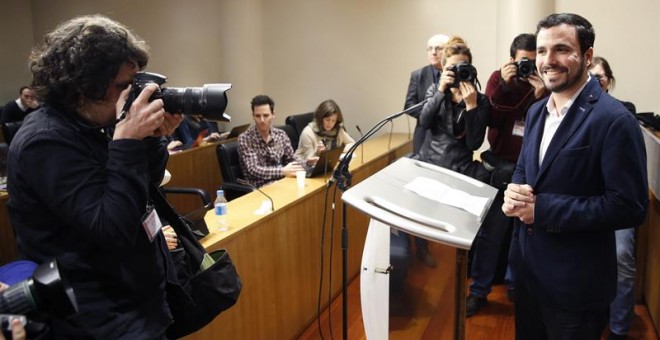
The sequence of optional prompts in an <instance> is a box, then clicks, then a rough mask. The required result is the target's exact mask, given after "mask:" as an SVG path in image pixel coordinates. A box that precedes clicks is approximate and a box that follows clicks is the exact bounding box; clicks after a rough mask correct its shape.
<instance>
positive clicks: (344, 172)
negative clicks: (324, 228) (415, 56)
mask: <svg viewBox="0 0 660 340" xmlns="http://www.w3.org/2000/svg"><path fill="white" fill-rule="evenodd" d="M427 100H428V99H424V100H423V101H421V102H419V103H417V104H415V105H413V106H411V107H409V108H407V109H405V110H403V111H401V112H397V113H394V114H391V115H389V116H387V117H385V119H383V120H381V121H380V122H378V123H376V125H374V127H372V128H371V129H370V130H369V131H367V133H365V134H364V135H362V137H360V139H358V140H357V142H355V144H353V146H351V148H350V149H348V151H347V152H346V155H345V156H344V158H342V159H341V160H340V161H339V164H338V165H337V168H336V169H335V171H334V173H333V175H332V178H331V179H330V181H329V182H328V187H330V186H332V184H333V183H334V182H336V183H337V188H338V189H339V190H341V191H342V192H344V191H346V190H347V189H348V188H350V186H351V181H352V179H353V175H351V173H350V172H349V171H348V164H349V163H350V162H351V158H352V157H353V153H354V152H355V150H356V149H357V147H358V146H360V145H361V144H363V143H364V142H365V141H366V140H367V139H369V138H370V137H371V136H373V135H374V134H375V133H376V132H378V130H380V129H381V128H382V127H383V126H385V124H387V123H388V122H392V121H393V120H394V119H396V118H398V117H400V116H402V115H404V114H406V113H408V112H411V111H414V110H416V109H418V108H420V107H422V106H423V105H424V104H426V101H427ZM341 213H342V227H341V257H342V259H341V265H342V286H341V289H342V313H343V315H342V336H343V339H344V340H347V339H348V296H347V295H346V294H347V293H348V227H347V222H346V204H342V208H341Z"/></svg>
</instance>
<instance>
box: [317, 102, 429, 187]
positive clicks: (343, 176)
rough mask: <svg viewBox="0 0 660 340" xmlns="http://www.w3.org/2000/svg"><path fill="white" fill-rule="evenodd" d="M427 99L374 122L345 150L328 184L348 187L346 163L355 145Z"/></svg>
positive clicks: (350, 176)
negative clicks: (374, 123)
mask: <svg viewBox="0 0 660 340" xmlns="http://www.w3.org/2000/svg"><path fill="white" fill-rule="evenodd" d="M427 101H428V98H427V99H424V100H422V101H421V102H419V103H417V104H415V105H413V106H411V107H409V108H407V109H405V110H403V111H401V112H397V113H394V114H391V115H389V116H387V117H385V118H384V119H383V120H381V121H379V122H378V123H376V125H374V127H372V128H371V129H370V130H369V131H367V132H366V133H365V134H364V135H362V137H360V139H358V140H357V141H356V142H355V144H353V145H352V146H351V148H350V149H348V151H347V152H346V155H344V158H342V159H341V160H340V161H339V164H338V165H337V168H336V169H335V171H334V173H333V175H332V178H331V179H330V181H329V182H328V186H330V185H332V183H334V182H337V188H339V190H342V191H344V190H346V189H348V188H349V187H350V186H351V179H352V175H351V173H350V172H349V171H348V164H349V163H350V162H351V158H352V157H353V153H354V152H355V150H356V149H357V147H358V146H360V145H362V143H364V142H365V141H366V140H367V139H369V138H370V137H371V136H373V135H374V134H375V133H376V132H378V130H380V129H381V128H382V127H383V126H385V124H387V123H388V122H391V121H393V120H394V119H396V118H398V117H400V116H402V115H404V114H406V113H409V112H411V111H414V110H416V109H418V108H420V107H422V106H423V105H424V104H426V102H427Z"/></svg>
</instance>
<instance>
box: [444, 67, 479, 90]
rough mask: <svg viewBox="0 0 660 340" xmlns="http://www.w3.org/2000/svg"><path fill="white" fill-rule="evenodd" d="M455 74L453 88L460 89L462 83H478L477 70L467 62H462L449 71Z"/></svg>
mask: <svg viewBox="0 0 660 340" xmlns="http://www.w3.org/2000/svg"><path fill="white" fill-rule="evenodd" d="M449 71H452V72H454V83H453V84H452V85H451V87H458V85H459V84H460V83H461V82H462V81H467V82H470V83H472V84H475V82H476V81H477V69H476V68H475V67H474V66H472V64H470V63H468V62H467V61H463V62H460V63H458V64H456V65H454V66H453V67H451V68H450V69H449Z"/></svg>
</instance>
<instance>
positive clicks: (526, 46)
mask: <svg viewBox="0 0 660 340" xmlns="http://www.w3.org/2000/svg"><path fill="white" fill-rule="evenodd" d="M520 50H523V51H528V52H536V36H535V35H534V34H531V33H523V34H519V35H518V36H517V37H515V38H513V42H511V48H509V53H511V58H515V57H516V52H518V51H520Z"/></svg>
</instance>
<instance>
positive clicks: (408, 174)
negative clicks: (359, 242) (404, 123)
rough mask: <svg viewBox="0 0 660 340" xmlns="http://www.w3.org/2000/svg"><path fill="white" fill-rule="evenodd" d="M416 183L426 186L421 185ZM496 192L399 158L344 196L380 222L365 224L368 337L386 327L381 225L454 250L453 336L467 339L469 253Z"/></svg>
mask: <svg viewBox="0 0 660 340" xmlns="http://www.w3.org/2000/svg"><path fill="white" fill-rule="evenodd" d="M420 183H422V184H425V185H423V186H422V187H421V188H420ZM439 192H441V193H442V195H437V194H438V193H439ZM496 194H497V189H495V188H493V187H491V186H489V185H486V184H484V183H482V182H479V181H477V180H475V179H473V178H470V177H467V176H464V175H462V174H459V173H457V172H454V171H451V170H448V169H445V168H441V167H438V166H434V165H431V164H428V163H424V162H420V161H416V160H412V159H410V158H401V159H399V160H397V161H396V162H394V163H392V164H390V165H389V166H387V167H386V168H384V169H383V170H381V171H379V172H378V173H376V174H374V175H373V176H371V177H369V178H367V179H365V180H364V181H362V182H360V183H359V184H357V185H356V186H354V187H352V188H350V189H349V190H347V191H346V192H345V193H344V194H343V195H342V200H343V201H344V202H345V203H347V204H349V205H351V206H353V207H355V208H356V209H358V210H360V211H362V212H364V213H365V214H367V215H369V216H370V217H371V218H372V219H374V220H377V221H379V222H381V223H382V224H381V223H373V222H372V223H371V224H370V225H369V231H368V232H367V239H366V241H365V245H364V251H363V257H362V267H361V268H362V270H361V278H360V280H361V299H362V311H363V319H364V327H365V332H366V335H367V338H368V339H382V338H384V335H385V336H386V335H387V332H388V329H389V325H388V315H387V313H388V310H389V308H388V304H389V277H388V276H387V275H384V274H387V273H386V269H387V268H388V267H389V265H390V264H389V231H388V232H385V231H384V230H383V228H384V227H383V224H384V225H387V226H389V227H392V228H395V229H399V230H402V231H404V232H406V233H409V234H413V235H416V236H419V237H422V238H425V239H428V240H431V241H435V242H439V243H442V244H445V245H448V246H451V247H454V248H456V262H457V263H456V294H455V308H456V317H455V329H454V335H455V338H456V339H463V338H464V337H465V281H466V280H467V251H468V250H469V249H470V247H471V246H472V242H473V241H474V238H475V236H476V234H477V232H478V231H479V227H480V226H481V222H482V221H483V218H484V217H485V215H486V213H487V211H488V209H489V208H490V205H491V203H492V201H493V199H494V197H495V195H496ZM372 228H374V229H377V230H374V231H372ZM383 294H386V295H385V296H383ZM384 305H385V306H384Z"/></svg>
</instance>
